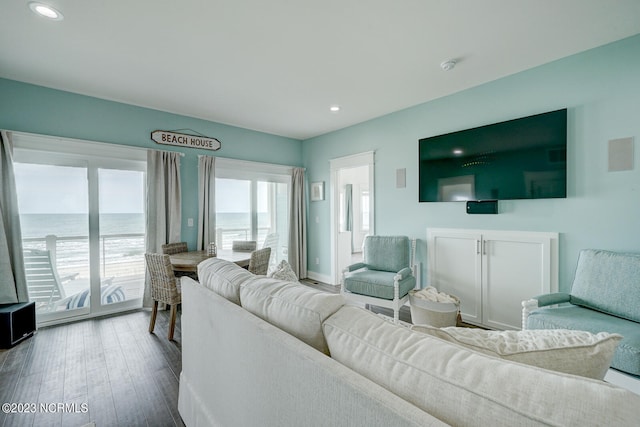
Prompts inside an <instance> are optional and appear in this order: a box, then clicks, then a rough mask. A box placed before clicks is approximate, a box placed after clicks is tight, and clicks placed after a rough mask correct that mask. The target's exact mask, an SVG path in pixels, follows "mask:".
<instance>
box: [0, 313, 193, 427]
mask: <svg viewBox="0 0 640 427" xmlns="http://www.w3.org/2000/svg"><path fill="white" fill-rule="evenodd" d="M149 316H150V312H149V311H143V310H140V311H134V312H130V313H126V314H121V315H118V316H113V317H104V318H99V319H91V320H85V321H80V322H76V323H71V324H66V325H59V326H53V327H48V328H43V329H39V330H38V332H37V333H36V334H35V335H34V336H33V337H31V338H29V339H27V340H25V341H23V342H22V343H20V344H18V345H17V346H16V347H14V348H12V349H9V350H0V404H3V403H16V404H35V406H36V408H35V409H36V411H35V413H34V412H30V413H22V414H15V413H9V414H5V413H4V412H0V426H65V427H67V426H70V427H73V426H83V425H85V424H88V423H89V422H95V424H96V426H97V427H104V426H183V425H184V424H183V422H182V420H181V419H180V415H179V413H178V381H179V375H180V371H181V370H182V353H181V345H180V342H181V329H180V316H178V320H177V322H176V329H175V334H174V339H175V341H168V340H167V332H168V331H167V326H168V323H169V311H160V312H158V319H157V321H156V327H155V332H154V334H149V331H148V328H149ZM59 403H60V404H66V405H67V408H59V407H57V404H59ZM40 404H45V408H43V407H41V405H40ZM52 404H53V405H52ZM74 404H75V405H74ZM83 405H84V406H83ZM85 408H86V410H85ZM16 409H18V408H16ZM31 409H33V408H31ZM60 409H66V410H60Z"/></svg>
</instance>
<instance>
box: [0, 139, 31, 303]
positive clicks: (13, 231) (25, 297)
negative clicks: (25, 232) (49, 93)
mask: <svg viewBox="0 0 640 427" xmlns="http://www.w3.org/2000/svg"><path fill="white" fill-rule="evenodd" d="M0 188H2V192H1V193H0V220H2V223H1V226H0V304H12V303H17V302H27V301H29V293H28V291H27V279H26V277H25V273H24V256H23V254H22V231H21V229H20V213H19V212H18V195H17V193H16V179H15V175H14V174H13V142H12V140H11V133H10V132H6V131H0Z"/></svg>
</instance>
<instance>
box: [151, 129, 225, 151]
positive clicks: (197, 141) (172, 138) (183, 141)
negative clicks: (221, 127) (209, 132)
mask: <svg viewBox="0 0 640 427" xmlns="http://www.w3.org/2000/svg"><path fill="white" fill-rule="evenodd" d="M151 139H152V140H153V141H155V142H157V143H158V144H165V145H175V146H178V147H189V148H202V149H205V150H219V149H220V146H221V144H220V141H218V140H217V139H216V138H209V137H206V136H200V135H188V134H186V133H178V132H171V131H167V130H154V131H153V132H151Z"/></svg>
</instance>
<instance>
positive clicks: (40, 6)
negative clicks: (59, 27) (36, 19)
mask: <svg viewBox="0 0 640 427" xmlns="http://www.w3.org/2000/svg"><path fill="white" fill-rule="evenodd" d="M29 9H31V11H32V12H34V13H36V14H38V15H40V16H42V17H45V18H47V19H51V20H52V21H62V19H63V18H64V17H63V16H62V13H60V12H59V11H58V10H56V9H55V8H54V7H52V6H49V5H48V4H44V3H39V2H36V1H32V2H30V3H29Z"/></svg>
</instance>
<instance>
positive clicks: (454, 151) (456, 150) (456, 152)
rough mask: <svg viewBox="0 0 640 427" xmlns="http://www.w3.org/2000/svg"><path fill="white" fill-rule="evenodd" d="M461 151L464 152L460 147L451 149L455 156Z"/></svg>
mask: <svg viewBox="0 0 640 427" xmlns="http://www.w3.org/2000/svg"><path fill="white" fill-rule="evenodd" d="M462 153H464V151H462V150H461V149H460V148H456V149H454V150H453V154H455V155H456V156H459V155H461V154H462Z"/></svg>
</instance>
